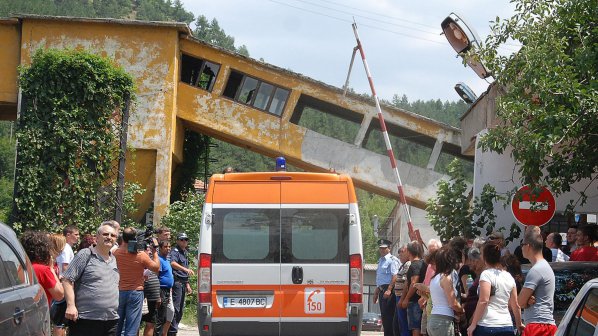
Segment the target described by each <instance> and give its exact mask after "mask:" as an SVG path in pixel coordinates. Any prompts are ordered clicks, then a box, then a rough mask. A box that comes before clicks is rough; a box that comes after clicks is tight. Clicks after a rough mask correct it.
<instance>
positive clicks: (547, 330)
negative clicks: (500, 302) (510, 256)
mask: <svg viewBox="0 0 598 336" xmlns="http://www.w3.org/2000/svg"><path fill="white" fill-rule="evenodd" d="M539 231H540V230H539V229H538V228H537V227H533V228H529V229H528V230H527V231H526V232H525V236H524V237H523V245H522V246H521V250H522V252H523V256H524V257H525V258H527V259H529V261H530V262H531V263H532V268H530V270H529V272H528V273H527V276H526V277H525V283H524V284H523V288H522V289H521V292H520V293H519V297H518V301H519V305H520V306H521V307H522V308H523V309H524V310H523V321H524V323H525V329H524V330H523V335H522V336H552V335H554V334H555V333H556V329H557V328H556V324H555V321H554V317H553V309H554V285H555V279H554V272H553V271H552V268H551V267H550V265H549V264H548V262H547V261H546V260H545V259H544V257H543V255H542V246H543V240H542V236H541V234H540V232H539Z"/></svg>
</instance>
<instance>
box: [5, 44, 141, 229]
mask: <svg viewBox="0 0 598 336" xmlns="http://www.w3.org/2000/svg"><path fill="white" fill-rule="evenodd" d="M19 82H20V86H21V89H22V93H23V106H22V114H21V117H20V120H19V125H18V130H17V139H18V142H19V148H18V151H19V162H18V164H17V174H16V176H17V179H16V181H15V183H16V186H17V196H16V199H15V205H16V211H17V217H16V218H14V219H13V220H14V222H15V223H14V225H13V226H14V227H15V228H16V229H20V228H28V229H38V230H49V231H54V230H57V229H60V228H62V227H64V226H66V225H70V224H75V225H77V226H78V227H79V228H80V229H81V230H82V232H89V231H91V230H92V229H93V228H95V226H96V225H97V223H98V222H100V221H101V220H104V219H106V213H105V211H106V209H103V208H102V204H101V203H100V201H99V200H100V199H102V198H103V197H105V194H106V193H109V192H110V190H112V192H113V188H111V184H112V182H111V181H109V180H108V177H109V172H110V170H111V169H112V168H113V165H114V164H115V162H116V160H117V157H118V153H119V148H118V138H117V134H118V130H117V129H115V128H116V127H117V126H116V125H115V123H114V122H113V117H114V112H115V111H118V110H120V109H121V108H122V107H123V105H124V102H125V99H126V97H127V96H129V97H132V96H133V94H134V93H133V92H134V85H133V79H132V78H131V76H129V75H128V74H127V73H125V72H124V71H123V70H122V69H121V68H118V67H116V66H115V65H113V64H112V63H111V61H110V60H109V59H107V58H104V57H100V56H97V55H93V54H90V53H87V52H85V51H73V50H66V51H58V50H47V51H43V50H40V51H38V52H36V53H35V54H34V56H33V58H32V63H31V65H30V66H28V67H23V68H21V69H20V76H19Z"/></svg>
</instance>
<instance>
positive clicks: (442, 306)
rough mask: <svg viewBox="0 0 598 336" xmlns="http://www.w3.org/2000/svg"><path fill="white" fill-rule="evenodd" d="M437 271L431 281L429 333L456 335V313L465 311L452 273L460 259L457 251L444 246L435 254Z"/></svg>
mask: <svg viewBox="0 0 598 336" xmlns="http://www.w3.org/2000/svg"><path fill="white" fill-rule="evenodd" d="M434 262H435V270H436V273H435V275H434V277H433V278H432V281H430V296H431V301H432V311H431V313H430V315H429V317H428V326H427V329H428V335H430V336H445V335H446V336H453V335H455V325H454V320H455V313H458V314H461V313H463V308H462V307H461V304H460V303H459V301H458V300H457V297H456V295H455V284H454V283H453V276H452V273H453V272H454V271H455V268H456V267H457V266H458V264H459V261H458V260H457V255H456V254H455V251H454V250H453V249H452V248H450V247H448V246H447V247H443V248H441V249H440V250H438V251H437V252H436V255H435V256H434Z"/></svg>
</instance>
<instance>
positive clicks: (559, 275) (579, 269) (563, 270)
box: [521, 261, 598, 324]
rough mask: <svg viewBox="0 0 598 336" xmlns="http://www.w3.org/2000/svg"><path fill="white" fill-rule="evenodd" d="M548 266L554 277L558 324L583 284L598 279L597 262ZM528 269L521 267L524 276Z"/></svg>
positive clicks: (555, 311) (524, 266) (563, 263)
mask: <svg viewBox="0 0 598 336" xmlns="http://www.w3.org/2000/svg"><path fill="white" fill-rule="evenodd" d="M549 264H550V266H551V267H552V270H553V271H554V277H555V291H554V319H555V320H556V323H557V324H559V322H560V321H561V320H562V319H563V316H564V315H565V312H566V311H567V309H568V308H569V307H570V306H571V305H572V303H573V299H575V296H576V295H577V294H578V293H579V292H580V290H581V288H582V287H583V286H584V284H586V283H587V282H588V281H590V280H592V279H594V278H598V262H585V261H569V262H551V263H549ZM530 267H531V265H530V264H524V265H521V268H522V270H523V274H524V276H525V275H526V274H527V272H528V271H529V269H530Z"/></svg>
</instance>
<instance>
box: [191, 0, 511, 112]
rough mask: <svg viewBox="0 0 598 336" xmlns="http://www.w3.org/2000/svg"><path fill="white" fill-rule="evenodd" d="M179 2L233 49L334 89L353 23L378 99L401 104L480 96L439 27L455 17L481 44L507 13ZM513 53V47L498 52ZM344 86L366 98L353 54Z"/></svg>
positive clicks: (338, 2) (348, 4) (443, 4)
mask: <svg viewBox="0 0 598 336" xmlns="http://www.w3.org/2000/svg"><path fill="white" fill-rule="evenodd" d="M182 2H183V3H184V5H185V8H186V9H187V10H189V11H191V12H193V14H195V16H196V17H197V16H199V15H204V16H206V17H207V18H208V19H209V20H211V19H212V18H216V20H218V23H219V25H220V27H221V28H222V29H224V31H225V32H226V33H227V34H228V35H231V36H233V37H234V38H235V45H236V46H240V45H243V44H244V45H245V46H247V48H248V50H249V54H250V56H251V57H252V58H255V59H263V60H264V61H265V62H267V63H270V64H273V65H276V66H278V67H282V68H286V69H289V70H292V71H294V72H297V73H300V74H303V75H305V76H308V77H311V78H313V79H316V80H319V81H322V82H325V83H327V84H330V85H334V86H336V87H342V86H343V85H344V83H345V80H346V77H347V72H348V70H349V63H350V60H351V54H352V52H353V48H354V47H355V46H356V45H357V43H356V40H355V35H354V33H353V29H352V27H351V23H352V22H353V19H355V21H356V22H357V27H358V31H359V37H360V40H361V43H362V45H363V48H364V51H365V54H366V60H367V63H368V66H369V69H370V72H371V75H372V77H373V81H374V86H375V88H376V91H377V93H378V96H379V98H381V99H387V100H391V99H392V97H393V95H395V94H398V95H399V96H402V95H403V94H406V95H407V97H408V98H409V101H414V100H417V99H422V100H428V99H441V100H443V101H445V100H449V101H456V100H459V96H458V95H457V93H456V92H455V90H454V88H453V87H454V86H455V84H456V83H458V82H464V83H465V84H467V85H469V86H470V87H471V88H472V90H473V91H474V92H475V93H476V94H477V95H480V94H482V93H483V92H484V91H485V90H486V89H487V87H488V82H486V81H485V80H482V79H480V78H479V77H478V76H477V75H476V74H475V73H474V72H473V71H472V70H471V69H469V68H466V67H464V66H463V64H462V62H461V59H460V58H457V57H456V53H455V51H454V50H453V49H452V47H451V46H450V45H449V44H448V42H447V41H446V38H445V37H444V36H442V35H440V33H441V29H440V23H441V22H442V20H444V19H445V18H446V17H447V16H448V15H449V14H450V13H451V12H455V13H457V14H458V15H459V16H460V17H461V18H462V19H463V20H464V21H465V22H467V24H468V25H469V26H470V27H473V28H474V29H475V30H476V32H477V33H478V35H479V36H480V37H481V39H482V40H484V39H485V38H486V36H488V35H489V34H490V21H493V20H495V18H496V17H497V16H498V17H500V18H508V17H510V16H511V15H512V14H513V11H514V6H513V5H512V4H510V3H509V1H508V0H451V1H440V0H429V1H399V0H367V1H365V0H361V1H358V0H218V1H214V0H183V1H182ZM192 28H195V27H194V25H192ZM514 50H516V47H515V46H514V44H513V45H511V46H506V47H505V48H504V49H503V50H501V52H502V53H509V52H513V51H514ZM489 80H490V81H491V80H492V79H491V78H490V79H489ZM349 85H350V86H351V87H352V88H353V89H354V90H355V91H356V92H358V93H370V89H369V85H368V80H367V77H366V73H365V70H364V66H363V63H362V61H361V58H360V57H359V54H358V55H357V56H356V59H355V64H354V65H353V71H352V73H351V78H350V83H349Z"/></svg>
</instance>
